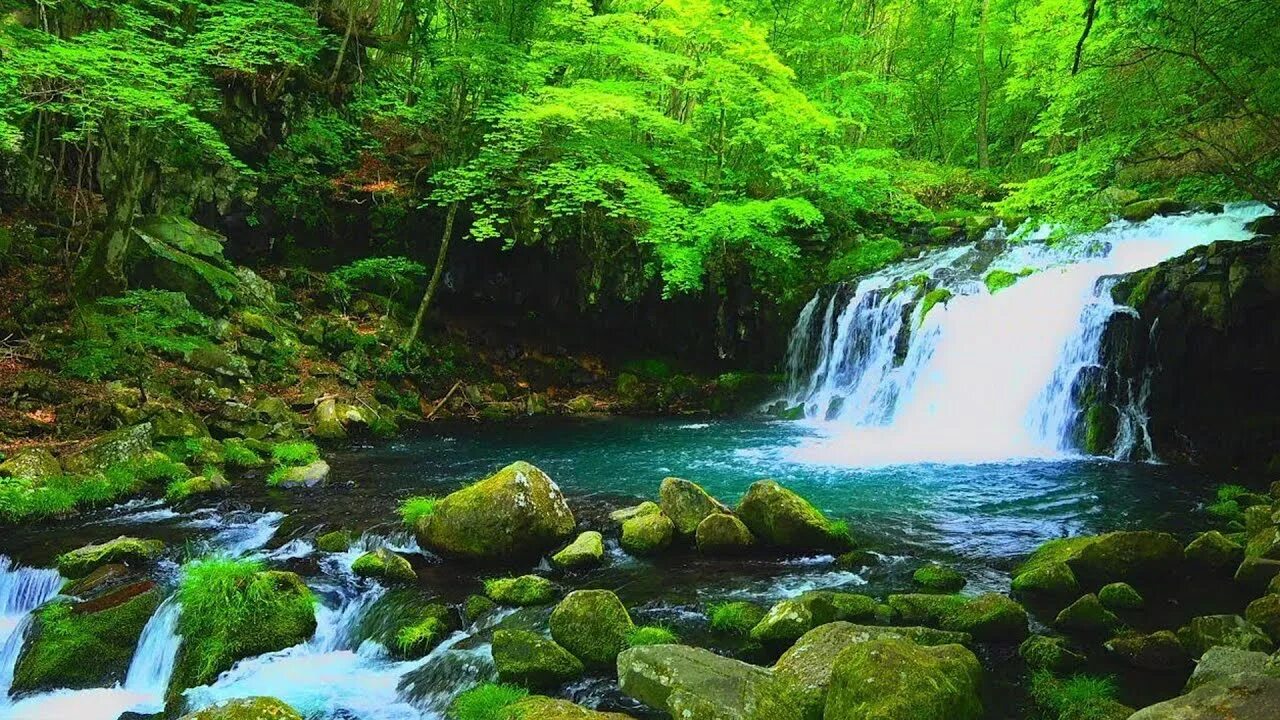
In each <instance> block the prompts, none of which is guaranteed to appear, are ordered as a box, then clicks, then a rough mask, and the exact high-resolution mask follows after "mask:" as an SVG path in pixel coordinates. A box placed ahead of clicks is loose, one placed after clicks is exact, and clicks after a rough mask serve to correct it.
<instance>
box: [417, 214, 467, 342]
mask: <svg viewBox="0 0 1280 720" xmlns="http://www.w3.org/2000/svg"><path fill="white" fill-rule="evenodd" d="M457 216H458V203H457V202H456V201H455V202H452V203H450V204H449V212H448V213H447V214H446V215H445V218H444V232H443V233H442V234H441V237H440V251H439V252H438V253H436V267H435V270H432V271H431V282H429V283H427V292H426V293H424V294H423V296H422V302H421V303H419V304H418V312H417V313H415V314H414V316H413V324H412V325H410V326H409V334H408V335H406V336H405V338H404V347H406V348H409V347H412V346H413V344H414V343H415V342H417V341H418V336H419V335H420V334H422V321H423V320H424V319H425V318H426V317H427V310H428V309H429V308H430V307H431V301H432V300H433V299H434V298H435V295H436V288H438V287H439V286H440V276H441V275H443V274H444V263H445V258H446V256H447V255H448V254H449V241H450V240H451V239H452V238H453V220H454V218H455V217H457Z"/></svg>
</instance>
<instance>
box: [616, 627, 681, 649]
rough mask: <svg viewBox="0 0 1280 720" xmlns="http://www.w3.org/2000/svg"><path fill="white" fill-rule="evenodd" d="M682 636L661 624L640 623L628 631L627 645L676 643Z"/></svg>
mask: <svg viewBox="0 0 1280 720" xmlns="http://www.w3.org/2000/svg"><path fill="white" fill-rule="evenodd" d="M679 642H680V636H679V635H676V634H675V632H673V631H672V630H671V629H670V628H667V627H663V626H661V625H639V626H636V627H635V628H633V629H632V630H631V632H629V633H627V647H640V646H642V645H675V644H677V643H679Z"/></svg>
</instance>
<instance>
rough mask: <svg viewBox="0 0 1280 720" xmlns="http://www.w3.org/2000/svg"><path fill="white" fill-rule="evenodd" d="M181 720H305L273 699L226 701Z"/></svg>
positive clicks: (258, 698)
mask: <svg viewBox="0 0 1280 720" xmlns="http://www.w3.org/2000/svg"><path fill="white" fill-rule="evenodd" d="M179 720H303V718H302V715H301V714H299V713H298V711H297V710H294V709H293V708H291V707H289V706H288V705H286V704H285V703H283V702H281V701H280V700H277V699H275V698H271V697H252V698H243V699H236V700H225V701H223V702H220V703H218V704H217V705H214V706H213V707H207V708H205V709H203V710H197V711H196V712H193V713H189V714H187V715H183V716H182V717H181V718H179Z"/></svg>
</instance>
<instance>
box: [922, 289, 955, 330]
mask: <svg viewBox="0 0 1280 720" xmlns="http://www.w3.org/2000/svg"><path fill="white" fill-rule="evenodd" d="M952 297H954V294H953V293H952V292H951V291H950V290H948V289H946V288H934V289H933V290H930V291H929V292H927V293H925V295H924V298H923V299H921V300H920V321H919V324H920V325H923V324H924V319H925V317H926V316H927V315H928V314H929V311H930V310H932V309H933V306H934V305H937V304H938V303H942V304H944V305H945V304H946V303H947V302H948V301H949V300H951V298H952Z"/></svg>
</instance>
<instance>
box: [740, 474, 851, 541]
mask: <svg viewBox="0 0 1280 720" xmlns="http://www.w3.org/2000/svg"><path fill="white" fill-rule="evenodd" d="M737 514H738V517H739V518H740V519H741V520H742V522H743V523H744V524H746V526H747V528H748V529H750V530H751V533H752V535H754V536H755V537H756V539H757V540H759V541H760V542H761V543H762V544H764V545H768V546H771V547H777V548H783V549H786V550H844V549H847V547H848V544H849V541H848V538H847V536H841V535H840V534H839V533H837V532H834V531H833V527H832V523H831V521H830V520H828V519H827V518H826V516H825V515H823V514H822V513H821V512H819V511H818V509H817V508H815V507H814V506H813V505H811V504H810V503H809V501H808V500H805V499H804V498H802V497H800V496H799V495H797V494H796V493H794V492H792V491H790V490H788V489H786V488H784V487H782V486H781V485H779V484H778V483H777V482H775V481H773V480H760V481H758V482H756V483H753V484H752V485H751V487H750V488H748V490H747V494H746V495H744V496H743V498H742V501H741V502H740V503H738V511H737Z"/></svg>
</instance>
